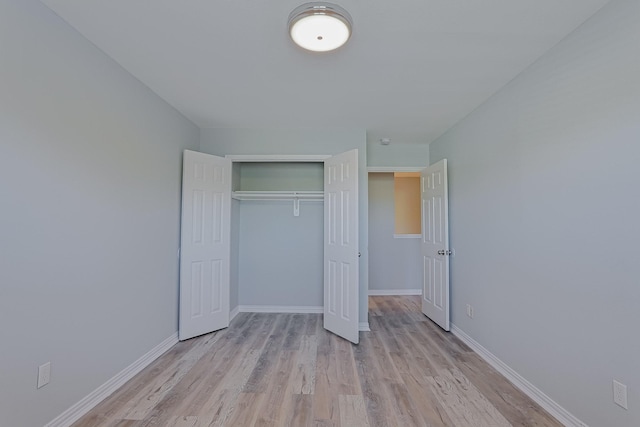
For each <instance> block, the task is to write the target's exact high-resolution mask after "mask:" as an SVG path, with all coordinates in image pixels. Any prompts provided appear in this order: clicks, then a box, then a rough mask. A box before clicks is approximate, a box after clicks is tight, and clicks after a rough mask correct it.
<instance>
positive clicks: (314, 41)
mask: <svg viewBox="0 0 640 427" xmlns="http://www.w3.org/2000/svg"><path fill="white" fill-rule="evenodd" d="M352 24H353V21H352V20H351V16H350V15H349V12H347V11H346V10H344V9H343V8H341V7H340V6H338V5H336V4H332V3H325V2H313V3H305V4H303V5H301V6H299V7H297V8H295V9H294V10H293V12H291V14H290V15H289V35H290V36H291V39H292V40H293V41H294V43H295V44H297V45H298V46H300V47H302V48H304V49H307V50H312V51H314V52H328V51H330V50H334V49H337V48H339V47H340V46H342V45H343V44H345V43H346V42H347V40H349V37H351V25H352Z"/></svg>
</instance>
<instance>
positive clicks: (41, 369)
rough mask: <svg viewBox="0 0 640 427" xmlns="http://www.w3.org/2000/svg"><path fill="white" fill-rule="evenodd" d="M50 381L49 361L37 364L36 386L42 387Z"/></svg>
mask: <svg viewBox="0 0 640 427" xmlns="http://www.w3.org/2000/svg"><path fill="white" fill-rule="evenodd" d="M49 381H51V362H47V363H45V364H44V365H40V366H38V388H41V387H44V386H46V385H47V384H49Z"/></svg>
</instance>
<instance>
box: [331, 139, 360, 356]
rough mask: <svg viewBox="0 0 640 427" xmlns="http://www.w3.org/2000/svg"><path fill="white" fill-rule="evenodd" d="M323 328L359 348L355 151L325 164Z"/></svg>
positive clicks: (356, 153)
mask: <svg viewBox="0 0 640 427" xmlns="http://www.w3.org/2000/svg"><path fill="white" fill-rule="evenodd" d="M324 195H325V199H324V327H325V329H327V330H328V331H330V332H333V333H334V334H336V335H339V336H341V337H343V338H345V339H347V340H349V341H351V342H353V343H355V344H358V341H359V334H358V326H359V321H358V305H359V303H360V302H359V289H358V286H359V279H358V278H359V272H358V270H359V262H358V258H359V249H358V248H359V246H358V236H359V233H358V150H352V151H348V152H346V153H342V154H338V155H337V156H333V157H331V158H329V159H327V160H325V162H324Z"/></svg>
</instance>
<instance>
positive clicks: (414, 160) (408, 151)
mask: <svg viewBox="0 0 640 427" xmlns="http://www.w3.org/2000/svg"><path fill="white" fill-rule="evenodd" d="M367 166H369V167H371V166H379V167H380V166H382V167H390V166H400V167H409V166H415V167H421V168H426V167H427V166H429V146H428V145H427V144H424V143H416V144H406V143H404V144H400V143H394V142H392V143H391V144H389V145H382V144H380V143H379V142H376V143H373V142H369V143H367Z"/></svg>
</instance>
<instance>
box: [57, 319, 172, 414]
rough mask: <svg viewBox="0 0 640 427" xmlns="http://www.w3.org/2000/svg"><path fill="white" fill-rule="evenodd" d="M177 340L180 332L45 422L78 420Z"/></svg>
mask: <svg viewBox="0 0 640 427" xmlns="http://www.w3.org/2000/svg"><path fill="white" fill-rule="evenodd" d="M177 342H178V333H177V332H175V333H174V334H172V335H171V336H170V337H168V338H167V339H165V340H164V341H162V342H161V343H160V344H158V345H157V346H155V347H154V348H152V349H151V350H149V351H148V352H147V353H146V354H145V355H143V356H142V357H140V358H139V359H138V360H136V361H135V362H133V363H132V364H131V365H129V366H127V367H126V368H124V369H123V370H122V371H120V372H118V373H117V374H116V375H115V376H114V377H113V378H111V379H110V380H108V381H107V382H106V383H104V384H102V385H101V386H100V387H98V388H97V389H95V390H94V391H92V392H91V393H89V394H88V395H87V396H85V397H84V398H82V399H81V400H80V401H79V402H78V403H76V404H75V405H73V406H71V407H70V408H69V409H67V410H66V411H64V412H63V413H62V414H60V415H58V416H57V417H56V418H54V419H53V420H52V421H50V422H49V423H47V424H45V427H68V426H70V425H71V424H73V423H74V422H76V421H78V420H79V419H80V417H82V416H83V415H84V414H86V413H87V412H89V411H90V410H91V409H93V408H94V407H95V406H96V405H97V404H98V403H100V402H102V401H103V400H104V399H106V398H107V397H109V395H111V394H112V393H113V392H114V391H116V390H117V389H119V388H120V387H121V386H122V385H124V383H126V382H127V381H129V380H130V379H131V378H133V377H134V376H135V375H136V374H138V373H139V372H140V371H142V370H143V369H144V368H146V367H147V366H149V365H150V364H151V363H152V362H153V361H154V360H156V359H157V358H158V357H160V356H162V354H163V353H165V352H166V351H167V350H169V349H170V348H171V347H173V346H174V345H176V343H177Z"/></svg>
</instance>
